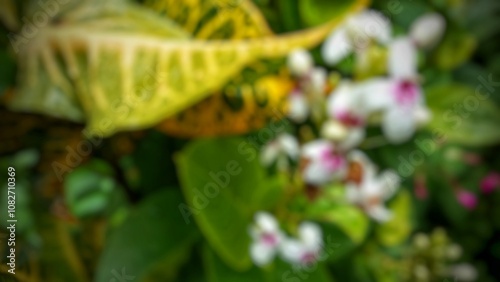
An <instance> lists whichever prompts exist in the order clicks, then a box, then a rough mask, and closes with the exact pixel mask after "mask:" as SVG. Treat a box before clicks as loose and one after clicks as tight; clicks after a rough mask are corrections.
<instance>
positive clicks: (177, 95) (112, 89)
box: [9, 0, 365, 136]
mask: <svg viewBox="0 0 500 282" xmlns="http://www.w3.org/2000/svg"><path fill="white" fill-rule="evenodd" d="M179 2H181V3H183V5H184V3H192V2H198V1H192V0H185V1H179ZM202 2H205V1H202ZM364 2H365V1H361V0H360V1H358V2H356V3H357V4H356V5H354V6H353V9H359V8H360V7H362V6H363V4H364ZM242 3H244V2H242ZM241 5H244V4H241ZM185 7H188V5H187V4H186V6H185ZM243 10H245V9H243ZM235 11H239V9H235ZM251 17H255V16H249V18H251ZM174 18H175V17H174ZM255 18H256V19H258V18H260V16H258V17H255ZM175 19H177V18H175ZM191 19H192V20H193V21H200V20H201V21H202V22H203V20H204V18H203V17H199V16H198V17H194V16H193V17H190V18H189V20H187V21H186V23H190V22H189V21H190V20H191ZM177 20H179V19H177ZM247 20H250V19H247ZM253 21H261V20H255V19H254V20H253ZM337 23H338V19H337V20H333V21H331V22H329V23H326V24H325V25H322V26H320V27H317V28H314V29H311V30H306V31H302V32H296V33H291V34H286V35H280V36H273V35H265V36H262V37H257V38H255V37H252V36H250V35H248V34H246V35H245V33H243V34H242V35H239V38H244V39H239V40H233V39H226V40H206V39H198V38H193V37H192V36H193V35H192V34H191V33H190V32H192V33H194V35H200V33H201V34H207V36H208V35H210V34H215V33H217V32H215V31H214V32H212V31H210V30H208V29H207V31H205V32H203V27H202V26H201V25H196V27H195V28H194V29H192V30H189V29H187V28H186V26H187V25H186V24H185V23H183V24H179V23H177V22H176V21H173V20H171V19H169V17H166V16H162V15H158V13H157V12H154V11H152V10H151V9H149V8H147V7H144V6H139V5H136V4H132V3H129V2H126V1H122V0H107V1H95V0H92V1H82V2H78V1H73V2H70V3H69V4H67V6H66V7H65V9H61V13H60V14H58V15H57V16H55V17H53V18H52V21H50V23H49V24H47V25H46V26H44V27H40V28H39V29H38V30H37V32H36V34H35V35H34V36H32V37H31V38H29V39H26V38H24V41H26V40H28V42H27V43H26V44H17V45H16V46H17V47H20V48H19V50H18V59H19V69H20V72H19V88H18V89H17V92H16V93H15V95H13V98H12V100H10V101H9V106H10V108H12V109H14V110H20V111H29V112H39V113H44V114H47V115H52V116H58V117H62V118H66V119H70V120H74V121H81V122H86V125H87V129H88V130H89V131H90V132H92V133H94V134H99V135H104V136H109V135H111V134H113V133H114V132H116V131H120V130H128V129H141V128H146V127H150V126H153V125H155V124H157V123H158V122H160V121H161V120H164V119H165V118H168V117H170V116H172V115H175V114H176V113H179V112H181V111H183V110H185V109H187V108H189V107H191V106H193V105H194V104H196V103H198V102H200V101H202V100H203V99H204V98H206V97H208V96H209V95H210V94H212V93H214V91H216V90H217V89H220V88H221V87H223V86H224V85H225V84H226V83H227V82H228V81H229V80H230V79H231V77H234V76H235V75H237V74H238V73H239V72H240V71H241V70H242V69H243V68H245V66H248V65H249V64H251V63H253V62H256V61H258V60H261V59H270V58H279V57H283V56H285V55H286V54H288V53H289V52H290V51H291V50H293V49H295V48H298V47H304V48H308V47H311V46H314V45H316V44H318V43H319V42H320V41H321V40H322V39H323V38H324V37H325V36H326V35H327V34H328V33H329V32H330V30H331V29H332V28H333V27H334V26H335V25H336V24H337ZM256 26H260V28H261V29H266V28H265V27H264V26H263V25H260V24H257V25H256ZM212 30H216V28H214V29H212ZM19 36H22V33H21V34H20V35H19ZM201 37H203V36H201ZM18 40H20V39H19V38H18ZM18 42H23V41H18Z"/></svg>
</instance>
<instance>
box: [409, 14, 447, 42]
mask: <svg viewBox="0 0 500 282" xmlns="http://www.w3.org/2000/svg"><path fill="white" fill-rule="evenodd" d="M445 29H446V21H445V19H444V18H443V16H441V15H440V14H437V13H428V14H425V15H423V16H421V17H419V18H418V19H417V20H415V22H413V24H412V25H411V27H410V37H411V39H412V40H413V42H415V44H416V45H417V46H418V47H421V48H424V49H430V48H432V47H434V46H436V44H437V43H438V42H439V41H440V40H441V38H442V37H443V34H444V31H445Z"/></svg>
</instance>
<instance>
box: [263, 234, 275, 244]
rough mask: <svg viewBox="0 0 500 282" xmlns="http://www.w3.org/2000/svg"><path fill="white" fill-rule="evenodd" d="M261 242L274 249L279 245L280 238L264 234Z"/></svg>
mask: <svg viewBox="0 0 500 282" xmlns="http://www.w3.org/2000/svg"><path fill="white" fill-rule="evenodd" d="M261 240H262V242H263V243H264V245H267V246H270V247H274V246H276V245H277V244H278V237H277V236H276V235H275V234H272V233H264V234H262V236H261Z"/></svg>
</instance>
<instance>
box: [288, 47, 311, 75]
mask: <svg viewBox="0 0 500 282" xmlns="http://www.w3.org/2000/svg"><path fill="white" fill-rule="evenodd" d="M288 68H289V69H290V72H291V73H292V74H293V75H296V76H304V75H306V74H307V73H309V72H310V71H311V70H312V68H313V58H312V56H311V54H309V52H307V50H304V49H296V50H295V51H293V52H292V53H290V55H288Z"/></svg>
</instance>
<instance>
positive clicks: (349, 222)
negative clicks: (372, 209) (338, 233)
mask: <svg viewBox="0 0 500 282" xmlns="http://www.w3.org/2000/svg"><path fill="white" fill-rule="evenodd" d="M308 216H310V217H311V218H312V219H314V220H318V221H320V222H323V223H325V224H332V225H335V226H337V227H338V228H339V229H340V230H342V232H344V233H345V234H346V235H347V236H348V237H349V239H350V240H352V242H353V243H354V244H360V243H361V242H362V241H363V240H364V238H365V236H366V234H367V232H368V228H369V223H370V220H369V219H368V218H367V216H366V215H365V214H364V213H363V211H361V210H360V209H359V208H358V207H356V206H355V205H352V204H349V203H347V202H346V201H345V189H344V187H343V186H333V187H327V188H326V189H325V196H324V198H323V199H321V198H320V199H318V200H316V201H315V202H314V203H312V204H311V205H309V208H308Z"/></svg>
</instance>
